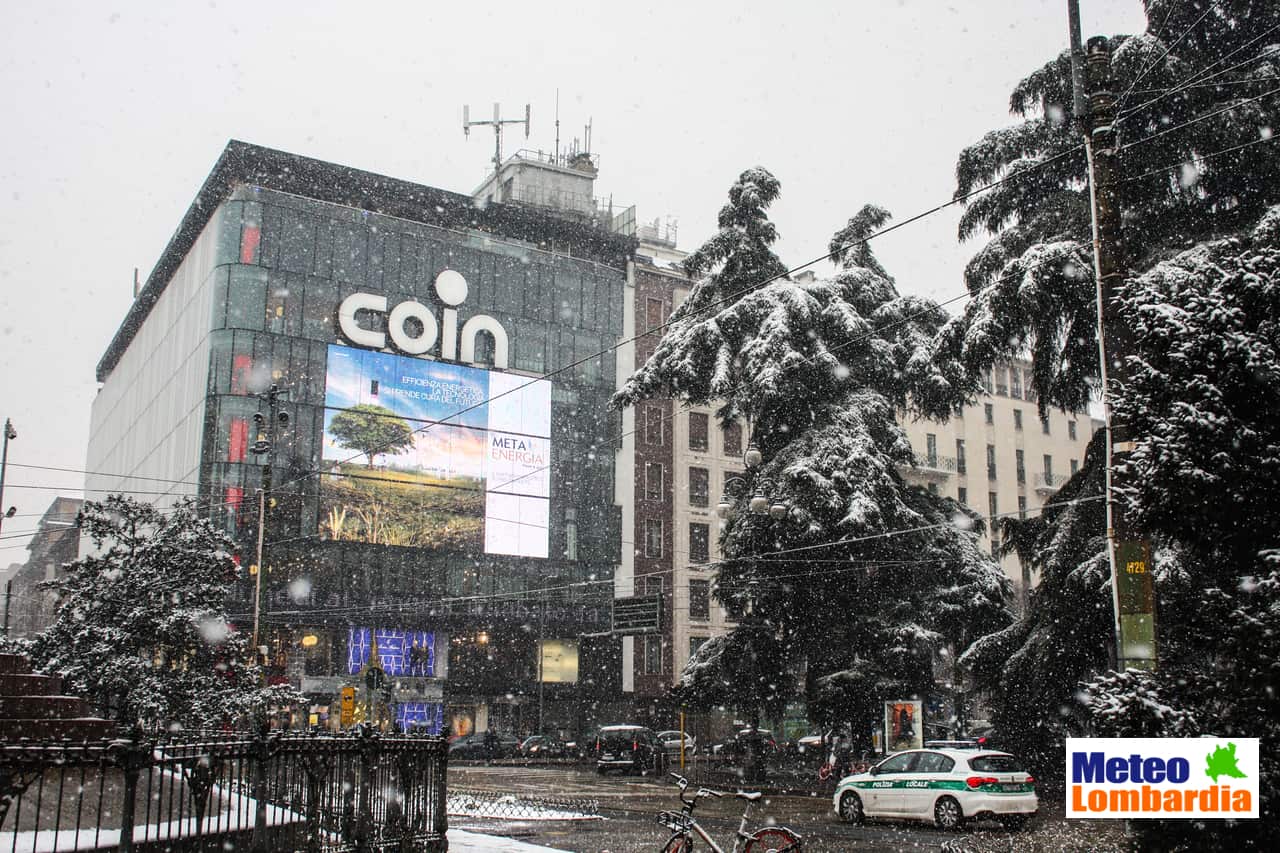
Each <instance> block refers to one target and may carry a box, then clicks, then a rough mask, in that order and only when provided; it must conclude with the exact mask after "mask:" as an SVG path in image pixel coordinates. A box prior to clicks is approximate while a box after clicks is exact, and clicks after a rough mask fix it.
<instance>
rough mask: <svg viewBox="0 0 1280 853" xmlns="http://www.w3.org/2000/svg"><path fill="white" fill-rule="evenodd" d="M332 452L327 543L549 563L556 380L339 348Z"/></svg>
mask: <svg viewBox="0 0 1280 853" xmlns="http://www.w3.org/2000/svg"><path fill="white" fill-rule="evenodd" d="M521 386H524V387H521ZM516 389H518V390H516ZM494 397H497V399H493V398H494ZM459 413H460V414H459ZM323 444H324V449H323V456H322V458H323V473H322V476H321V489H320V534H321V535H322V536H324V537H326V538H328V539H335V540H345V541H357V542H371V543H377V544H384V545H408V546H414V547H437V548H448V549H452V550H459V551H470V552H473V553H476V552H480V551H483V552H484V553H486V554H511V555H516V556H522V557H546V556H547V539H548V537H547V526H548V521H549V518H548V516H549V512H550V488H551V473H550V462H551V383H550V382H548V381H547V380H545V379H539V380H530V379H528V378H527V377H523V376H514V375H511V374H507V373H499V372H496V371H490V370H482V369H480V368H475V367H466V366H464V365H460V364H453V363H451V362H444V361H431V360H428V359H421V358H410V357H406V356H401V355H393V354H391V353H385V352H376V351H373V350H360V349H353V348H351V347H344V346H338V345H337V344H331V345H330V346H329V362H328V370H327V372H326V375H325V417H324V442H323Z"/></svg>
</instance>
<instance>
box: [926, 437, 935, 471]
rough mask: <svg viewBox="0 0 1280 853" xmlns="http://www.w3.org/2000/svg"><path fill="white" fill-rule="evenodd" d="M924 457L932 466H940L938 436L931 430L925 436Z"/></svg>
mask: <svg viewBox="0 0 1280 853" xmlns="http://www.w3.org/2000/svg"><path fill="white" fill-rule="evenodd" d="M924 457H925V459H926V460H927V461H928V463H929V467H930V468H936V467H937V466H938V437H937V436H936V435H934V434H933V433H931V432H930V433H926V434H925V437H924Z"/></svg>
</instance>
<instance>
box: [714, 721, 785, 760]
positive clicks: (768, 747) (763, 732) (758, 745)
mask: <svg viewBox="0 0 1280 853" xmlns="http://www.w3.org/2000/svg"><path fill="white" fill-rule="evenodd" d="M717 746H718V747H719V749H717V750H716V751H717V752H718V753H719V754H720V755H723V756H724V757H725V758H728V759H729V760H730V761H732V762H734V763H740V762H743V761H746V760H747V758H748V757H750V756H751V755H753V754H754V755H756V756H758V757H760V758H766V759H767V758H771V757H773V756H774V755H776V754H777V752H778V742H777V741H776V740H774V738H773V732H771V731H769V730H768V729H740V730H739V731H738V732H737V733H736V734H734V736H733V737H731V738H729V739H728V740H726V741H725V742H724V743H722V744H717Z"/></svg>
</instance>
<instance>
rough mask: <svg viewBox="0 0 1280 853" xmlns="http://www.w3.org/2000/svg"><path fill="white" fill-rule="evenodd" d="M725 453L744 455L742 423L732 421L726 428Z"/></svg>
mask: <svg viewBox="0 0 1280 853" xmlns="http://www.w3.org/2000/svg"><path fill="white" fill-rule="evenodd" d="M724 455H725V456H741V455H742V424H739V423H731V424H729V425H728V426H727V427H725V428H724Z"/></svg>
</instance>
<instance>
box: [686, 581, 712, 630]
mask: <svg viewBox="0 0 1280 853" xmlns="http://www.w3.org/2000/svg"><path fill="white" fill-rule="evenodd" d="M689 618H690V619H698V620H702V621H705V620H707V619H710V618H711V581H703V580H691V581H689Z"/></svg>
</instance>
